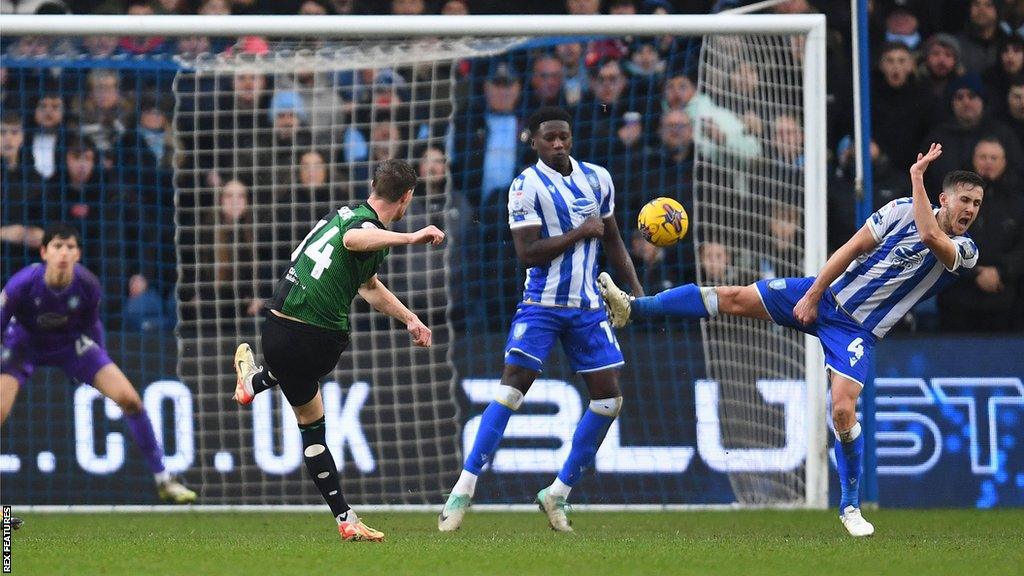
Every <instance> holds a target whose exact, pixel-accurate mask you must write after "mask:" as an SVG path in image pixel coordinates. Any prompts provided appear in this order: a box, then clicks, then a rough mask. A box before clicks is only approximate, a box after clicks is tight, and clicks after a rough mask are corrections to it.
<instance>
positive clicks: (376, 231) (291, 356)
mask: <svg viewBox="0 0 1024 576" xmlns="http://www.w3.org/2000/svg"><path fill="white" fill-rule="evenodd" d="M370 187H371V192H370V198H369V199H368V200H367V201H366V203H365V204H362V205H360V206H358V207H355V208H351V207H347V206H346V207H342V208H340V209H338V210H337V211H335V212H332V213H330V214H328V215H327V216H325V217H324V218H323V219H322V220H320V221H319V222H318V223H317V225H316V226H314V227H313V229H312V230H311V231H310V232H309V234H307V235H306V238H305V239H303V241H302V242H301V243H300V244H299V246H298V247H297V248H296V249H295V251H294V252H292V254H291V266H290V267H289V268H288V272H287V274H286V275H285V277H284V278H283V279H281V281H280V283H278V286H277V290H276V291H275V293H274V297H273V299H272V300H271V301H270V302H269V303H268V304H267V308H268V310H267V315H266V322H264V323H263V331H262V335H261V344H262V347H263V360H264V366H262V367H258V366H256V362H255V360H254V358H253V353H252V349H251V348H250V347H249V345H248V344H247V343H244V342H243V343H242V344H240V345H239V346H238V349H237V350H236V351H235V373H236V374H237V380H236V383H235V400H236V401H237V402H238V403H239V404H242V405H247V404H250V403H252V400H253V398H254V397H255V395H256V394H259V393H260V392H262V391H264V390H267V389H269V388H272V387H274V386H280V387H281V391H282V392H284V395H285V398H287V399H288V403H289V404H291V405H292V410H294V412H295V417H296V420H297V421H298V424H299V430H300V431H301V432H302V447H303V457H304V458H305V461H306V470H308V471H309V475H310V477H311V478H312V480H313V482H314V483H315V484H316V486H317V488H318V489H319V490H320V493H321V494H322V495H323V497H324V500H325V501H326V502H327V504H328V506H330V508H331V513H332V514H333V515H334V518H335V520H336V521H337V524H338V532H339V533H340V535H341V538H342V540H346V541H371V542H379V541H381V540H383V539H384V534H382V533H381V532H380V531H379V530H374V529H373V528H370V527H369V526H367V525H366V524H363V523H362V521H360V520H359V517H358V516H356V513H355V511H353V510H352V509H351V507H349V505H348V503H347V502H346V501H345V497H344V495H343V494H342V493H341V484H340V483H339V481H338V470H337V469H336V468H335V465H334V457H333V456H332V455H331V451H330V449H328V447H327V442H326V433H325V430H324V405H323V399H322V398H321V396H320V379H321V378H323V377H324V376H325V375H327V374H329V373H330V372H331V371H332V370H334V367H335V366H336V365H337V364H338V359H339V358H340V357H341V353H342V352H344V350H345V348H347V347H348V343H349V329H350V326H351V325H350V323H349V311H350V308H351V306H352V300H353V299H355V297H356V295H357V294H358V295H359V296H362V297H363V299H365V300H366V301H367V302H369V303H370V305H371V306H373V307H374V308H375V309H376V310H378V311H380V312H383V313H384V314H387V315H388V316H391V317H392V318H394V319H395V320H398V321H400V322H404V323H405V326H406V328H407V329H408V331H409V334H410V336H411V337H412V341H413V344H415V345H417V346H423V347H429V346H430V342H431V333H430V329H429V328H427V327H426V326H425V325H424V324H423V322H421V321H420V319H419V317H417V316H416V314H415V313H413V312H412V311H411V310H409V309H408V308H406V307H405V305H404V304H402V302H401V301H399V300H398V298H397V297H395V295H394V294H392V293H391V291H390V290H388V289H387V287H385V286H384V284H382V283H381V281H380V279H378V278H377V270H378V269H379V268H380V265H381V263H382V262H384V258H386V257H387V255H388V251H389V250H390V248H391V247H392V246H403V245H407V244H440V243H441V242H443V241H444V232H442V231H441V230H440V229H438V228H437V227H436V226H427V227H426V228H422V229H420V230H417V231H416V232H410V233H400V232H392V231H390V230H388V229H387V226H388V224H390V223H392V222H395V221H397V220H401V219H402V217H403V216H404V215H405V211H406V210H407V209H408V207H409V202H410V201H411V200H412V194H413V188H415V187H416V172H415V171H414V170H413V168H412V166H410V165H409V164H407V163H405V162H403V161H401V160H385V161H383V162H381V163H380V164H379V165H378V166H377V169H376V170H375V171H374V174H373V180H372V182H371V184H370Z"/></svg>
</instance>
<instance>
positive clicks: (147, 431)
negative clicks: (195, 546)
mask: <svg viewBox="0 0 1024 576" xmlns="http://www.w3.org/2000/svg"><path fill="white" fill-rule="evenodd" d="M93 387H95V388H96V389H97V390H99V391H100V393H102V394H103V395H104V396H106V397H107V398H110V399H111V400H113V401H114V403H115V404H117V405H118V407H120V408H121V411H122V412H123V413H124V419H125V422H126V423H127V424H128V431H129V432H130V433H131V435H132V439H133V440H135V445H136V446H138V447H139V450H141V451H142V455H143V456H144V457H145V459H146V465H147V466H148V467H149V471H150V472H152V473H153V478H154V479H155V480H156V485H157V490H158V492H159V494H160V498H161V499H163V500H168V501H170V502H172V503H174V504H189V503H191V502H195V500H196V493H195V492H193V491H192V490H189V489H188V488H187V487H185V485H184V484H182V483H181V482H180V481H178V480H177V479H175V478H173V477H172V476H171V475H170V474H169V473H168V472H167V470H166V469H165V468H164V460H163V459H164V449H163V447H162V446H160V442H159V441H157V439H156V433H155V432H154V431H153V422H152V421H150V419H149V414H147V413H146V410H145V408H144V407H143V406H142V398H140V397H139V393H138V392H137V391H136V390H135V387H134V386H132V383H131V382H130V381H129V380H128V377H127V376H125V375H124V372H121V369H120V368H118V367H117V364H114V363H113V362H111V363H109V364H107V365H106V366H104V367H103V368H100V370H99V372H97V373H96V376H94V377H93Z"/></svg>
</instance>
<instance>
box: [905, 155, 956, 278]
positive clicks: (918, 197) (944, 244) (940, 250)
mask: <svg viewBox="0 0 1024 576" xmlns="http://www.w3.org/2000/svg"><path fill="white" fill-rule="evenodd" d="M939 156H942V144H935V143H934V142H933V143H932V145H931V147H930V148H928V153H927V154H918V155H917V162H914V165H913V166H911V167H910V184H911V186H913V189H914V192H913V199H914V224H915V225H917V232H918V234H920V235H921V242H923V243H924V245H925V246H927V247H928V249H929V250H931V251H932V254H935V257H936V258H938V259H939V262H942V265H943V266H945V267H946V268H947V269H948V270H952V269H953V268H954V267H956V244H954V243H953V240H951V239H950V238H949V236H948V235H947V234H946V233H945V232H943V231H942V228H940V227H939V222H938V221H937V220H936V219H935V214H934V213H933V212H932V203H931V202H930V201H929V200H928V192H926V191H925V189H924V173H925V171H926V170H927V169H928V165H929V164H931V163H932V161H933V160H935V159H936V158H938V157H939Z"/></svg>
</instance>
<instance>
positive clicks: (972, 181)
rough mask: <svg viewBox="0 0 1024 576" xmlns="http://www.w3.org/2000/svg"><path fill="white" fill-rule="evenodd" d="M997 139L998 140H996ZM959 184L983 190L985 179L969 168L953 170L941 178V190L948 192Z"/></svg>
mask: <svg viewBox="0 0 1024 576" xmlns="http://www.w3.org/2000/svg"><path fill="white" fill-rule="evenodd" d="M997 141H998V140H997ZM961 184H967V185H969V186H971V187H973V188H978V189H979V190H981V191H982V192H984V191H985V180H984V179H983V178H982V177H981V176H979V175H978V174H977V173H975V172H971V171H970V170H953V171H952V172H950V173H949V174H946V177H945V178H943V179H942V191H943V192H946V193H949V192H951V191H952V190H954V189H956V187H957V186H959V185H961Z"/></svg>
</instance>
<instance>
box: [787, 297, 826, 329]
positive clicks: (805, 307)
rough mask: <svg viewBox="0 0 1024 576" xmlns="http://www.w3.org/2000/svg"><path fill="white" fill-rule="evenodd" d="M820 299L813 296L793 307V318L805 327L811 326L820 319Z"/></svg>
mask: <svg viewBox="0 0 1024 576" xmlns="http://www.w3.org/2000/svg"><path fill="white" fill-rule="evenodd" d="M819 300H820V298H817V297H815V296H812V295H811V294H804V297H803V298H801V299H800V301H799V302H797V303H796V306H794V307H793V317H794V318H796V321H797V322H799V323H800V324H801V325H803V326H810V325H811V324H813V323H814V321H815V320H817V319H818V302H819Z"/></svg>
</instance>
